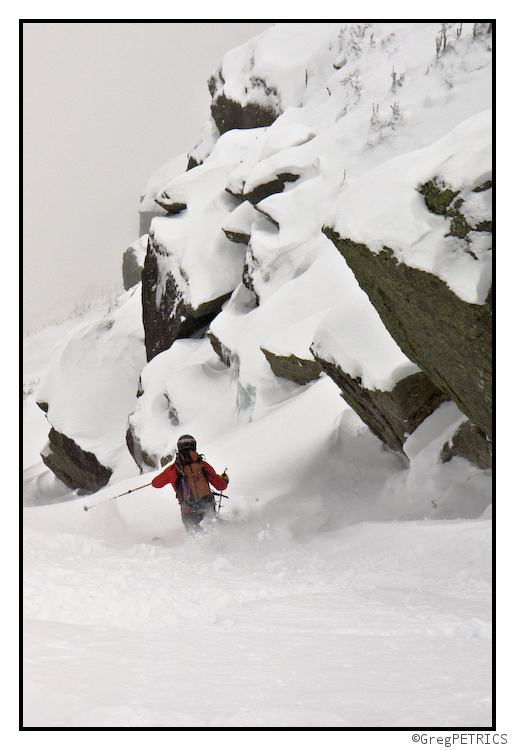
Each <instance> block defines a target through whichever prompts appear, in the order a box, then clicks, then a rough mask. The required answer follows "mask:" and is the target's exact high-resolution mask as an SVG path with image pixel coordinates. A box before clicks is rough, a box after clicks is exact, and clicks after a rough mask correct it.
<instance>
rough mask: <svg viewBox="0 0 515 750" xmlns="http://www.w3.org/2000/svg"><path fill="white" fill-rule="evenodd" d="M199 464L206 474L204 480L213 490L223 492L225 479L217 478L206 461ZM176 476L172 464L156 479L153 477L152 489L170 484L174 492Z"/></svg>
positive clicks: (225, 483) (174, 467)
mask: <svg viewBox="0 0 515 750" xmlns="http://www.w3.org/2000/svg"><path fill="white" fill-rule="evenodd" d="M201 464H202V466H203V468H204V470H205V472H206V479H207V481H208V482H209V484H212V485H213V487H214V488H215V490H219V491H221V490H225V488H226V487H227V484H228V482H226V481H225V479H222V477H220V476H218V474H217V473H216V471H215V470H214V469H213V467H212V466H210V465H209V464H208V463H207V461H201ZM177 476H178V474H177V468H176V466H175V462H174V463H173V464H172V465H171V466H167V467H166V469H165V470H164V471H163V472H161V474H158V475H157V477H154V479H153V480H152V487H164V486H165V484H171V485H172V487H173V488H174V490H175V489H176V485H177Z"/></svg>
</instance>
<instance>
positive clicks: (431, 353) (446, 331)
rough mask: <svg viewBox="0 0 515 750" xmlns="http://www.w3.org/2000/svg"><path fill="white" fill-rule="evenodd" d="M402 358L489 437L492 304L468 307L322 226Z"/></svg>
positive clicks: (387, 257) (419, 274)
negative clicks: (416, 366)
mask: <svg viewBox="0 0 515 750" xmlns="http://www.w3.org/2000/svg"><path fill="white" fill-rule="evenodd" d="M323 231H324V233H325V234H326V235H327V237H329V239H331V240H332V241H333V242H334V244H335V246H336V247H337V248H338V250H339V251H340V253H341V254H342V255H343V257H344V258H345V260H346V261H347V263H348V265H349V267H350V268H351V269H352V271H353V272H354V274H355V276H356V279H357V280H358V283H359V284H360V286H361V287H362V289H364V290H365V292H366V293H367V295H368V297H369V298H370V301H371V302H372V304H373V305H374V307H375V308H376V310H377V311H378V313H379V315H380V317H381V319H382V321H383V323H384V324H385V326H386V328H387V329H388V331H389V332H390V334H391V336H392V337H393V339H394V340H395V341H396V342H397V344H398V346H399V347H400V348H401V349H402V351H403V352H404V353H405V355H406V356H407V357H408V358H409V359H410V360H411V361H412V362H415V363H416V364H417V365H418V366H419V367H420V369H421V370H423V371H424V372H425V373H426V375H427V376H428V378H429V379H430V380H431V381H432V382H433V383H434V384H435V385H436V386H438V388H440V390H441V391H443V392H444V393H446V394H447V395H448V397H450V398H451V399H452V400H453V401H455V403H456V404H457V405H458V407H459V409H460V410H461V411H462V412H463V413H464V414H466V415H467V416H468V417H469V418H470V419H471V420H472V422H473V423H474V424H476V425H477V426H478V427H479V429H480V430H481V431H482V432H484V433H485V434H486V435H488V436H490V435H491V434H492V299H491V294H490V295H488V297H487V299H486V302H485V304H481V305H480V304H471V303H468V302H465V301H464V300H463V299H461V298H460V297H458V296H457V295H456V294H455V293H454V292H453V291H452V290H451V289H450V288H449V286H447V284H446V283H445V282H444V281H443V280H442V279H440V278H439V277H437V276H435V275H433V274H431V273H428V272H426V271H422V270H420V269H418V268H413V267H411V266H408V265H406V264H405V263H402V262H399V260H398V259H397V258H396V257H395V255H394V253H393V251H392V250H391V249H390V248H388V247H384V249H383V250H382V251H381V252H375V253H374V252H371V251H370V250H369V248H368V247H367V246H366V245H363V244H360V243H358V242H354V241H352V240H350V239H347V238H344V237H340V236H339V234H338V233H337V232H335V231H334V229H331V228H328V227H325V228H324V230H323Z"/></svg>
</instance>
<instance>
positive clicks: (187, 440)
mask: <svg viewBox="0 0 515 750" xmlns="http://www.w3.org/2000/svg"><path fill="white" fill-rule="evenodd" d="M177 450H178V451H179V453H181V451H195V450H197V441H196V440H195V438H194V437H192V436H191V435H181V437H180V438H179V439H178V441H177Z"/></svg>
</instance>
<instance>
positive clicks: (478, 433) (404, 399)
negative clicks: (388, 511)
mask: <svg viewBox="0 0 515 750" xmlns="http://www.w3.org/2000/svg"><path fill="white" fill-rule="evenodd" d="M491 38H492V35H491V33H490V30H489V27H488V26H487V25H484V24H475V23H473V22H466V23H453V24H444V25H442V24H438V23H420V24H404V23H401V24H395V23H386V24H333V23H319V24H316V23H315V24H303V23H294V24H278V25H277V26H276V27H273V28H272V29H270V30H269V31H267V32H266V33H265V34H263V35H261V37H258V38H257V39H256V40H252V41H251V42H249V43H248V44H247V45H243V46H242V47H240V48H238V49H237V50H234V51H233V52H231V53H229V54H228V55H226V57H225V58H224V60H223V61H222V64H221V65H220V67H219V69H218V70H217V71H216V72H215V73H214V74H213V76H212V78H211V80H210V82H209V87H210V91H211V95H212V106H211V117H210V118H209V119H208V121H207V123H206V126H205V127H204V129H203V131H202V133H201V138H200V141H199V142H198V143H197V145H196V146H195V148H193V149H192V151H191V152H190V153H189V154H188V155H187V158H186V157H184V158H183V159H182V162H181V163H182V164H183V171H182V172H180V173H179V174H176V173H175V172H170V171H168V172H167V171H166V170H164V171H163V172H162V174H161V176H159V175H158V176H157V177H156V178H155V179H153V180H152V181H151V183H149V187H148V189H147V192H146V194H145V195H144V196H143V199H142V218H144V221H143V224H142V226H143V225H144V229H145V234H144V235H143V236H142V238H140V240H139V241H138V242H137V243H135V244H134V245H133V246H132V248H130V249H129V251H127V253H126V256H125V259H124V264H125V266H124V267H125V273H124V278H126V286H127V287H128V288H129V291H128V292H127V294H129V295H131V299H132V302H131V303H130V308H131V310H132V312H131V313H129V312H126V313H124V312H123V310H124V309H125V308H127V310H128V309H129V307H128V305H129V303H128V302H126V303H125V304H124V305H122V307H121V308H120V311H119V315H120V316H122V317H126V319H127V320H128V317H129V315H134V309H135V304H136V303H135V298H136V297H137V299H138V300H140V302H139V303H138V304H141V307H140V309H139V313H137V314H139V316H140V318H139V320H140V322H141V321H142V324H143V331H142V336H144V348H145V353H146V360H147V363H148V364H146V366H144V363H143V364H141V365H140V366H139V376H138V380H139V385H138V386H137V387H136V386H133V395H132V398H128V399H127V402H126V403H124V406H123V408H122V410H121V418H120V419H121V421H122V422H124V430H123V432H124V434H125V432H127V445H126V444H125V440H124V441H123V445H121V444H120V446H119V452H117V451H113V452H111V454H109V455H103V456H97V458H98V459H99V461H100V464H101V465H102V467H103V468H105V469H106V470H107V471H113V470H116V469H117V467H119V466H122V463H123V461H122V459H120V455H121V452H125V455H128V453H129V451H130V454H131V455H132V457H133V458H134V460H135V461H136V462H137V464H138V466H139V468H140V470H143V471H145V470H147V469H150V468H156V467H158V466H160V465H162V464H163V462H164V463H166V461H167V460H169V459H170V457H171V456H172V455H173V449H174V445H175V442H176V440H177V437H178V436H179V434H181V433H183V432H195V430H196V431H200V433H201V437H203V439H204V441H209V440H210V439H214V435H222V434H223V433H224V430H226V431H228V430H231V429H232V428H233V427H234V425H235V424H241V423H242V422H243V423H250V422H253V423H256V422H257V421H259V420H260V418H261V417H262V416H263V415H265V414H267V413H268V412H269V410H270V408H272V407H273V406H274V404H277V403H278V402H280V401H281V400H284V398H286V396H285V395H284V394H285V393H288V398H293V397H295V396H298V397H299V398H301V397H302V394H304V393H305V391H306V389H310V388H311V387H312V386H313V385H314V384H315V385H316V384H317V383H319V382H320V381H321V380H323V379H324V378H325V379H331V380H332V381H334V388H335V389H339V390H340V391H341V395H342V396H343V398H344V399H345V400H346V402H347V403H348V404H349V405H350V406H351V407H352V408H353V409H354V410H355V411H356V412H357V414H358V415H359V417H360V419H361V420H362V421H363V422H364V423H365V424H366V425H367V426H368V427H369V428H370V429H371V430H372V432H373V433H374V435H376V437H377V438H379V440H381V441H382V442H383V443H384V445H385V446H387V447H388V448H389V449H392V450H394V451H397V452H398V453H399V454H400V455H401V456H402V457H403V460H404V446H405V442H406V440H407V439H408V437H409V436H410V435H412V434H413V433H414V432H416V430H417V428H418V427H419V426H420V425H421V424H422V423H423V422H424V421H425V420H426V419H427V418H428V417H429V416H430V415H431V414H432V413H433V412H435V410H437V409H438V407H439V406H440V405H441V404H443V403H444V402H448V401H453V402H454V403H455V404H456V405H457V407H458V409H459V411H460V414H461V417H460V419H461V422H462V423H463V426H462V427H461V428H460V430H459V431H458V432H457V433H456V436H455V438H452V437H449V436H447V435H443V433H442V438H441V445H440V450H442V451H443V452H442V460H443V461H449V460H451V459H452V458H453V457H454V456H456V455H464V456H466V457H467V459H468V460H469V461H473V462H474V464H475V465H477V466H480V467H481V468H485V467H488V466H489V465H490V439H491V296H490V293H489V289H490V283H491V259H490V254H491V242H490V237H491V218H492V217H491V193H492V183H491V146H490V137H491V124H490V120H489V114H488V112H489V107H490V106H491V105H490V97H491V59H490V57H491ZM175 166H176V165H175ZM152 205H155V206H156V209H155V213H153V211H152ZM149 222H150V223H149ZM147 231H148V236H147ZM143 255H144V259H143ZM140 275H141V282H140V281H139V278H140ZM133 297H134V298H133ZM102 335H104V334H102ZM106 335H107V331H106ZM138 347H139V348H138V351H139V352H140V354H141V338H140V343H139V344H138ZM140 354H139V355H138V356H140ZM88 356H91V357H93V354H91V355H89V354H88ZM126 366H127V367H129V364H128V363H126ZM132 366H133V364H132V362H131V364H130V367H131V368H132ZM121 377H122V378H123V375H121ZM131 378H132V380H131V382H133V381H134V376H133V374H131ZM329 382H331V381H330V380H329ZM292 389H293V390H292ZM292 394H293V395H292ZM91 398H92V399H93V400H95V399H97V401H98V400H99V399H100V398H101V396H100V394H98V393H97V394H96V396H95V395H94V388H93V389H92V396H91ZM42 400H45V401H46V402H47V403H48V404H49V405H50V408H49V411H48V416H49V420H50V422H51V424H53V426H54V427H56V428H57V429H58V430H59V432H62V434H64V435H65V436H67V437H68V438H69V439H71V440H74V441H75V444H76V445H77V446H81V448H82V449H83V450H85V451H88V452H91V445H92V442H93V441H91V440H88V439H85V438H84V437H83V431H82V432H81V429H80V428H78V427H77V425H76V424H71V422H70V423H69V424H67V420H66V418H65V416H64V415H63V417H62V418H61V412H62V410H61V411H59V419H58V420H57V421H58V422H59V425H57V424H55V425H54V423H53V422H52V412H54V413H56V409H57V405H56V404H57V402H58V401H59V394H58V393H56V392H51V393H48V394H46V395H45V398H44V399H42ZM310 416H313V415H306V418H307V419H309V418H310ZM202 420H203V421H202ZM467 420H468V422H467ZM466 422H467V424H468V427H465V423H466ZM203 425H212V427H211V426H210V427H205V426H203ZM202 433H203V434H202ZM458 433H459V434H458ZM195 434H196V433H195ZM444 444H445V448H444ZM127 446H128V449H129V451H128V450H127ZM60 450H63V451H65V452H66V441H61V448H60ZM93 452H94V451H93ZM408 453H409V451H408ZM70 460H71V462H72V463H73V459H72V458H71V454H70ZM124 460H125V459H124ZM131 460H132V459H131ZM71 474H73V471H72V472H71ZM71 474H70V473H69V472H68V473H67V475H66V476H71ZM80 476H81V475H80V472H77V476H76V477H73V478H72V479H70V480H69V482H68V483H69V486H72V484H71V483H72V482H73V483H74V484H75V485H76V486H83V485H84V482H82V484H81V481H82V480H81V479H80V478H79V477H80ZM107 480H108V477H107V475H105V481H107ZM64 481H67V480H66V479H65V480H64Z"/></svg>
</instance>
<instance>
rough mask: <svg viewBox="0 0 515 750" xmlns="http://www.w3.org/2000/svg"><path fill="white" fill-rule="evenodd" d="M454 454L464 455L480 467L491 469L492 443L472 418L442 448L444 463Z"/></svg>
mask: <svg viewBox="0 0 515 750" xmlns="http://www.w3.org/2000/svg"><path fill="white" fill-rule="evenodd" d="M454 456H462V458H466V459H467V461H470V463H472V464H474V465H475V466H477V467H479V468H480V469H491V468H492V443H491V441H490V440H489V439H488V438H487V436H486V435H485V434H484V432H482V431H481V430H480V429H479V427H477V426H476V425H474V424H472V422H470V420H469V421H467V422H463V423H462V424H461V425H460V426H459V428H458V429H457V430H456V432H455V433H454V435H453V436H452V439H451V440H450V441H449V442H447V443H445V445H444V447H443V449H442V453H441V459H442V461H443V463H446V462H447V461H450V460H451V458H453V457H454Z"/></svg>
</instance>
